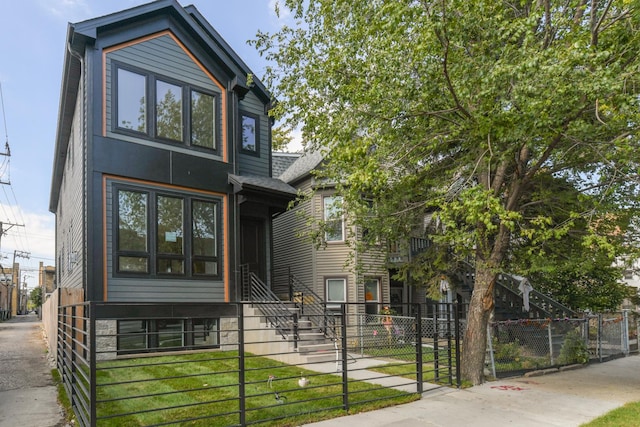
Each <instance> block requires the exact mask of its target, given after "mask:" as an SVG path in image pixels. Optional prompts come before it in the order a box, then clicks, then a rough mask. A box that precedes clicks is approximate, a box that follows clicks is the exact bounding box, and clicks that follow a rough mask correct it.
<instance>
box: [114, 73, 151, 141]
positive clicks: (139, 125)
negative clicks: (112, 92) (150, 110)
mask: <svg viewBox="0 0 640 427" xmlns="http://www.w3.org/2000/svg"><path fill="white" fill-rule="evenodd" d="M116 126H117V127H119V128H122V129H131V130H135V131H137V132H142V133H147V77H146V76H144V75H142V74H138V73H134V72H133V71H129V70H125V69H122V68H118V118H117V124H116Z"/></svg>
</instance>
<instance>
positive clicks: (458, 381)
mask: <svg viewBox="0 0 640 427" xmlns="http://www.w3.org/2000/svg"><path fill="white" fill-rule="evenodd" d="M453 308H454V310H455V311H454V313H453V318H454V322H456V323H455V334H456V338H455V343H456V385H457V386H458V388H460V387H461V385H462V382H461V381H462V379H461V377H460V306H459V305H458V302H457V301H456V302H454V306H453Z"/></svg>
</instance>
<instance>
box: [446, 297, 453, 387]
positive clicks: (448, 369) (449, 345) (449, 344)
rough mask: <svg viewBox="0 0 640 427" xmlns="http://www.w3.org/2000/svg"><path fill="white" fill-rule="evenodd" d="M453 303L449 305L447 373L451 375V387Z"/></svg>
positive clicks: (450, 376)
mask: <svg viewBox="0 0 640 427" xmlns="http://www.w3.org/2000/svg"><path fill="white" fill-rule="evenodd" d="M452 307H453V304H452V303H447V372H448V373H449V375H448V377H449V385H452V384H453V377H452V375H453V372H452V370H451V320H452V318H451V308H452Z"/></svg>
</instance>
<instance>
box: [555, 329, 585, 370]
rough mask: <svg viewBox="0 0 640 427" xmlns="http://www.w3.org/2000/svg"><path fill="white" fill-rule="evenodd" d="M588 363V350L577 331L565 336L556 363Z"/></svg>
mask: <svg viewBox="0 0 640 427" xmlns="http://www.w3.org/2000/svg"><path fill="white" fill-rule="evenodd" d="M588 361H589V350H588V349H587V345H586V344H585V342H584V338H582V337H581V336H580V334H579V333H578V331H571V332H569V333H568V334H567V336H566V337H565V339H564V342H563V343H562V347H561V348H560V356H559V357H558V363H559V364H561V365H568V364H571V363H587V362H588Z"/></svg>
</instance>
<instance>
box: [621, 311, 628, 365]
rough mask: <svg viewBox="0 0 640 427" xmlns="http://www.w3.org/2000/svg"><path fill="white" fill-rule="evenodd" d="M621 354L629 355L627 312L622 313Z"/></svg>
mask: <svg viewBox="0 0 640 427" xmlns="http://www.w3.org/2000/svg"><path fill="white" fill-rule="evenodd" d="M622 352H623V353H624V355H625V356H628V355H629V311H628V310H623V311H622Z"/></svg>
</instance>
